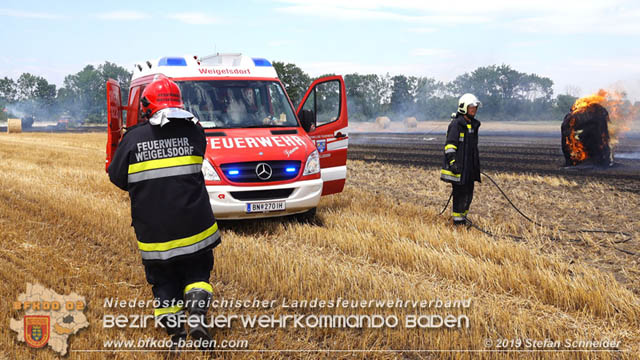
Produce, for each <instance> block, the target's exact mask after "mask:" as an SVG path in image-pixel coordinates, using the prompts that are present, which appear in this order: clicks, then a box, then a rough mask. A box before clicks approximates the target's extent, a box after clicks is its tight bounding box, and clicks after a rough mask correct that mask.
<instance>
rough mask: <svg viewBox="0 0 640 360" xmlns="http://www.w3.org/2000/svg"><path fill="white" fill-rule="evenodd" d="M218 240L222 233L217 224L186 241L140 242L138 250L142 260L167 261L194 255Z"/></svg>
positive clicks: (187, 238) (185, 239)
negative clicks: (181, 256)
mask: <svg viewBox="0 0 640 360" xmlns="http://www.w3.org/2000/svg"><path fill="white" fill-rule="evenodd" d="M218 239H220V232H219V231H218V223H215V224H213V226H211V227H210V228H208V229H207V230H205V231H203V232H201V233H199V234H196V235H193V236H189V237H186V238H184V239H177V240H171V241H167V242H163V243H143V242H140V241H138V248H139V249H140V256H142V260H167V259H171V258H173V257H176V256H180V255H188V254H193V253H195V252H197V251H200V250H202V249H204V248H206V247H207V246H209V245H212V244H214V243H215V242H216V241H218Z"/></svg>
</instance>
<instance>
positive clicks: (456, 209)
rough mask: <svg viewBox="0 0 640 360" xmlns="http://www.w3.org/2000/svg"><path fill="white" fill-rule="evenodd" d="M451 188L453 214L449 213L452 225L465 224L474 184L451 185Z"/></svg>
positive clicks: (471, 182)
mask: <svg viewBox="0 0 640 360" xmlns="http://www.w3.org/2000/svg"><path fill="white" fill-rule="evenodd" d="M452 186H453V212H452V213H451V215H452V217H453V222H454V223H464V222H466V217H467V214H468V213H469V207H470V206H471V201H472V200H473V187H474V182H473V181H470V182H468V183H466V184H460V185H457V184H452Z"/></svg>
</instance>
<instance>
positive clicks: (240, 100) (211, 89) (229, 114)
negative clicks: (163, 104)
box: [176, 80, 298, 129]
mask: <svg viewBox="0 0 640 360" xmlns="http://www.w3.org/2000/svg"><path fill="white" fill-rule="evenodd" d="M176 83H177V84H178V86H179V87H180V91H181V92H182V101H183V102H184V106H185V108H186V109H187V110H188V111H189V112H191V113H192V114H194V115H195V116H196V117H197V118H198V119H199V120H200V124H202V127H204V128H205V129H211V128H255V127H289V126H298V121H297V120H296V117H295V115H294V114H293V109H291V104H290V103H289V100H288V99H287V97H286V96H285V93H284V90H283V89H282V86H281V85H280V83H279V82H277V81H254V80H207V81H176Z"/></svg>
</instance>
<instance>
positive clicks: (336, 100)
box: [297, 76, 349, 195]
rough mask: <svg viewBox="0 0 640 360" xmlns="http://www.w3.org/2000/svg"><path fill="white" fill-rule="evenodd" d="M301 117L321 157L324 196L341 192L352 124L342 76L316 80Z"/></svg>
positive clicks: (304, 98)
mask: <svg viewBox="0 0 640 360" xmlns="http://www.w3.org/2000/svg"><path fill="white" fill-rule="evenodd" d="M297 113H298V118H299V119H300V121H301V123H302V126H303V127H304V128H305V130H306V131H307V133H308V134H309V136H310V137H311V139H312V140H313V142H314V143H315V144H316V148H317V149H318V153H319V155H320V168H321V172H322V181H323V188H322V195H330V194H335V193H339V192H341V191H342V189H343V188H344V183H345V180H346V178H347V147H348V144H349V137H348V136H347V132H346V128H347V126H348V125H349V115H348V113H347V93H346V89H345V86H344V80H343V79H342V76H327V77H323V78H320V79H317V80H316V81H314V82H313V83H312V84H311V86H310V87H309V89H308V90H307V92H306V94H305V95H304V97H303V98H302V102H301V103H300V105H299V106H298V110H297Z"/></svg>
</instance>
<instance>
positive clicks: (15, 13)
mask: <svg viewBox="0 0 640 360" xmlns="http://www.w3.org/2000/svg"><path fill="white" fill-rule="evenodd" d="M0 16H9V17H16V18H26V19H62V18H63V16H61V15H59V14H53V13H44V12H33V11H22V10H13V9H0Z"/></svg>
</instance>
